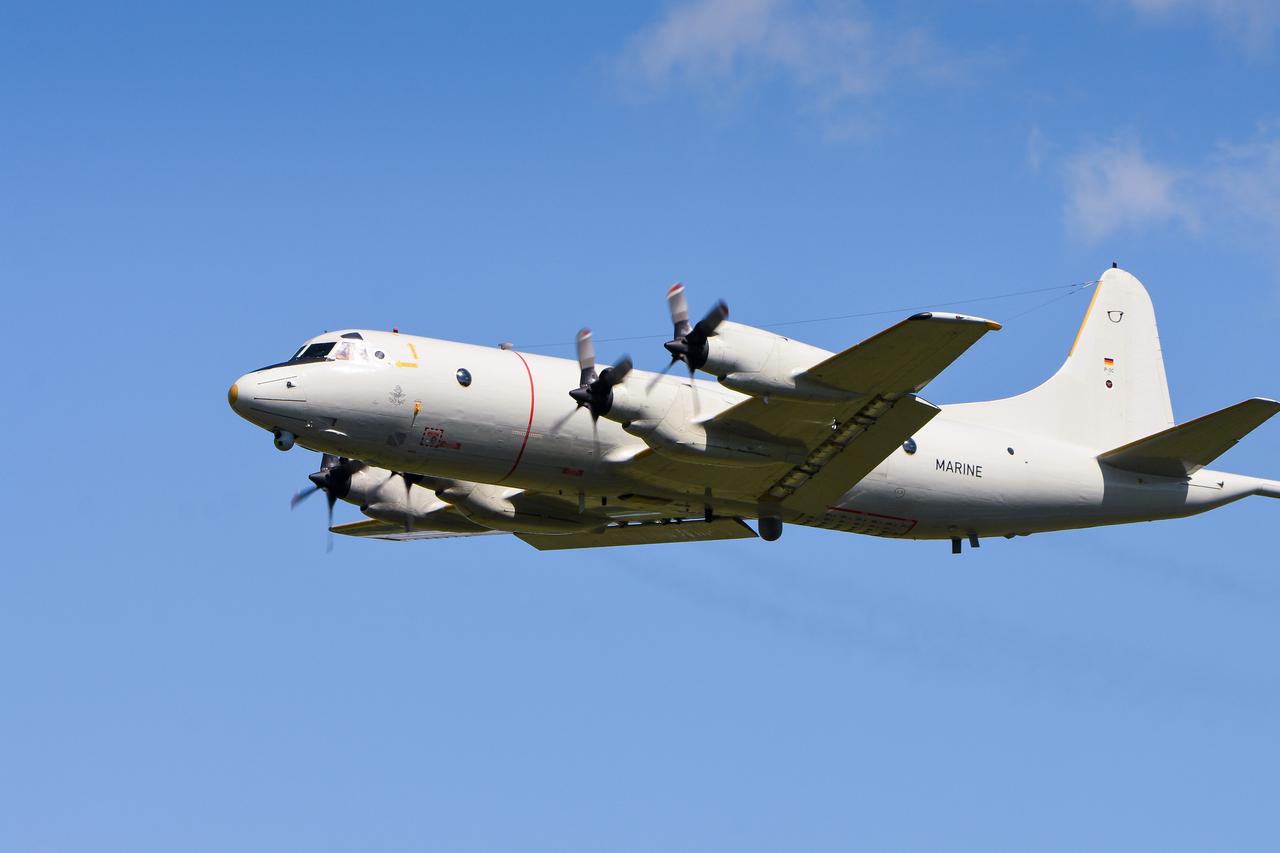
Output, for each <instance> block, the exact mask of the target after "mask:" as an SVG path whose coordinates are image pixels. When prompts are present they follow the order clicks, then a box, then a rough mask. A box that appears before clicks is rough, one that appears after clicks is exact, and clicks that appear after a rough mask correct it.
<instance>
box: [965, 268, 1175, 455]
mask: <svg viewBox="0 0 1280 853" xmlns="http://www.w3.org/2000/svg"><path fill="white" fill-rule="evenodd" d="M948 408H949V409H950V408H952V407H948ZM954 409H955V410H956V411H955V413H956V415H958V416H960V417H963V418H964V419H966V420H972V419H975V417H976V418H979V419H981V420H982V421H983V422H988V423H1003V424H1005V425H1007V426H1010V427H1016V428H1018V429H1025V430H1028V431H1035V432H1038V433H1041V434H1044V435H1047V436H1049V437H1051V438H1056V439H1059V440H1062V441H1069V442H1072V443H1074V444H1080V445H1084V446H1086V447H1089V448H1091V449H1094V450H1096V451H1099V452H1101V451H1104V450H1110V449H1111V448H1114V447H1119V446H1120V445H1123V444H1127V443H1128V442H1131V441H1134V440H1136V439H1139V438H1142V437H1144V436H1148V435H1151V434H1153V433H1157V432H1160V431H1161V430H1164V429H1168V428H1169V427H1171V426H1173V425H1174V424H1173V407H1172V405H1171V404H1170V402H1169V385H1168V382H1167V381H1166V379H1165V373H1164V357H1163V355H1161V352H1160V334H1159V332H1158V331H1157V330H1156V315H1155V309H1154V308H1153V307H1152V305H1151V297H1150V296H1148V295H1147V290H1146V288H1144V287H1143V286H1142V282H1140V281H1138V279H1136V278H1134V277H1133V276H1132V275H1130V274H1129V273H1128V272H1126V271H1124V270H1122V269H1116V268H1114V267H1113V268H1111V269H1109V270H1107V271H1106V272H1105V273H1103V275H1102V278H1101V279H1100V280H1099V281H1098V283H1097V284H1096V285H1094V291H1093V299H1092V301H1090V303H1089V308H1088V310H1086V311H1085V315H1084V321H1083V322H1082V323H1081V324H1080V330H1079V332H1077V333H1076V338H1075V341H1074V343H1073V344H1072V345H1071V350H1070V352H1069V353H1068V354H1067V360H1066V361H1065V362H1064V363H1063V365H1062V367H1061V368H1059V369H1058V372H1057V373H1055V374H1054V375H1053V376H1052V377H1050V378H1049V380H1048V381H1047V382H1045V383H1044V384H1043V385H1040V386H1039V387H1037V388H1035V389H1033V390H1031V391H1028V392H1027V393H1025V394H1021V395H1019V396H1017V397H1010V398H1008V399H1006V400H996V401H993V402H988V403H972V404H967V405H964V406H956V407H954Z"/></svg>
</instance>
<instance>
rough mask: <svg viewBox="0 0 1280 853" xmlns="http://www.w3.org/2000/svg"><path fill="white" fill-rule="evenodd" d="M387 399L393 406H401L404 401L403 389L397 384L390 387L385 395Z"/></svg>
mask: <svg viewBox="0 0 1280 853" xmlns="http://www.w3.org/2000/svg"><path fill="white" fill-rule="evenodd" d="M387 400H388V401H389V402H390V403H391V405H393V406H403V405H404V401H405V395H404V389H403V388H401V387H400V386H399V385H397V386H396V387H395V388H392V389H391V393H390V394H388V395H387Z"/></svg>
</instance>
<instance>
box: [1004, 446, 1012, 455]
mask: <svg viewBox="0 0 1280 853" xmlns="http://www.w3.org/2000/svg"><path fill="white" fill-rule="evenodd" d="M1005 450H1007V451H1009V455H1010V456H1012V455H1013V448H1012V447H1006V448H1005Z"/></svg>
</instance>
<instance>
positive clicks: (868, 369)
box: [637, 312, 1000, 516]
mask: <svg viewBox="0 0 1280 853" xmlns="http://www.w3.org/2000/svg"><path fill="white" fill-rule="evenodd" d="M999 328H1000V325H999V324H998V323H995V322H993V321H991V320H985V319H982V318H979V317H967V316H962V315H959V314H944V313H939V312H931V313H925V314H916V315H915V316H913V317H910V318H908V319H906V320H903V321H902V322H900V323H898V324H897V325H895V326H891V327H890V328H888V329H886V330H884V331H883V332H880V333H879V334H877V335H874V336H872V337H871V338H868V339H867V340H865V341H863V342H862V343H860V344H857V345H856V346H853V347H850V348H849V349H847V350H844V351H843V352H840V353H837V354H835V355H833V356H831V357H830V358H828V359H826V360H825V361H822V362H819V363H818V364H816V365H814V366H813V367H811V368H809V369H808V370H806V371H804V372H802V373H800V374H798V375H797V376H796V377H795V379H796V384H797V387H798V388H804V387H809V388H816V389H818V390H819V391H820V392H821V393H815V394H814V395H812V396H811V397H810V398H809V399H804V400H798V399H789V398H781V397H772V398H769V399H768V400H766V399H765V398H764V397H752V398H751V399H748V400H744V401H742V402H741V403H738V404H737V405H735V406H732V407H730V408H729V409H726V410H725V411H723V412H721V413H720V414H718V415H716V416H715V417H714V418H712V419H711V420H709V421H707V422H706V424H705V426H706V427H707V429H708V432H712V431H714V430H717V429H723V430H726V431H728V432H730V433H740V434H747V435H759V436H767V437H769V438H770V439H773V440H776V441H778V442H785V443H787V444H790V445H792V446H793V447H795V448H796V449H797V453H796V454H795V458H793V459H792V460H791V461H789V462H779V463H778V464H775V465H764V466H754V467H750V468H736V469H735V468H730V467H725V466H718V467H715V468H712V467H710V466H698V468H700V469H702V480H703V481H704V482H706V483H709V484H715V488H716V489H717V490H718V491H720V492H721V493H723V492H726V491H731V492H734V493H736V494H738V495H740V496H750V497H751V498H754V499H756V500H758V501H759V502H760V503H764V504H779V505H783V506H785V507H788V508H791V509H794V510H797V511H799V512H802V513H805V514H813V515H819V516H821V515H823V514H825V513H826V510H827V507H829V506H830V505H831V504H832V503H834V502H835V501H836V500H838V499H839V498H840V497H841V496H842V495H843V494H844V493H845V492H846V491H848V490H849V489H850V488H851V487H853V486H854V485H855V484H856V483H857V482H858V481H859V480H861V479H862V478H863V477H865V476H866V475H867V474H868V473H869V472H870V471H871V470H872V469H873V468H875V467H876V466H877V465H879V464H880V463H881V462H882V461H884V459H885V457H886V456H888V455H889V454H890V453H891V452H893V450H894V448H896V447H898V446H899V445H900V444H901V443H902V442H903V441H905V440H906V439H908V438H910V437H911V435H912V434H913V433H914V432H916V431H917V430H918V429H920V427H922V426H923V425H924V424H926V423H928V422H929V420H930V419H931V418H933V416H934V415H936V414H937V413H938V411H939V410H938V408H937V407H936V406H934V405H932V404H930V403H927V402H925V401H924V400H921V399H919V398H918V397H916V396H915V392H916V391H919V390H920V389H921V388H923V387H924V386H925V385H926V384H928V383H929V382H930V381H931V380H932V379H933V378H934V377H935V376H937V375H938V374H939V373H941V372H942V371H943V369H944V368H946V367H947V366H948V365H949V364H951V363H952V362H953V361H955V360H956V359H957V358H959V357H960V356H961V355H962V354H963V353H964V352H965V350H967V349H968V348H969V347H971V346H972V345H973V344H974V343H976V342H977V341H978V339H979V338H981V337H982V336H983V335H985V334H986V333H987V332H989V331H992V330H995V329H999ZM657 456H658V455H657V454H649V455H648V456H647V457H646V458H645V459H638V460H637V465H640V466H643V467H647V468H648V469H649V471H648V472H646V473H652V475H654V476H655V477H661V478H663V479H665V480H667V481H684V482H688V481H689V480H690V477H689V471H688V467H689V465H688V463H684V462H679V461H676V460H670V459H659V458H656V457H657ZM682 468H683V470H682Z"/></svg>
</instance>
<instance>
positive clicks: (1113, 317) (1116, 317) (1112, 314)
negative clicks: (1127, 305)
mask: <svg viewBox="0 0 1280 853" xmlns="http://www.w3.org/2000/svg"><path fill="white" fill-rule="evenodd" d="M1107 319H1108V320H1110V321H1111V322H1113V323H1119V322H1120V321H1121V320H1123V319H1124V312H1123V311H1108V312H1107Z"/></svg>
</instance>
